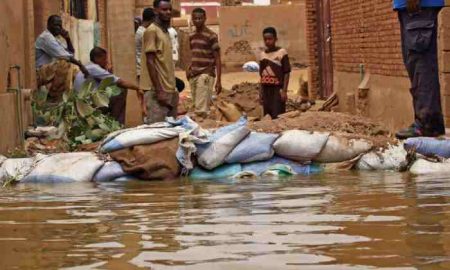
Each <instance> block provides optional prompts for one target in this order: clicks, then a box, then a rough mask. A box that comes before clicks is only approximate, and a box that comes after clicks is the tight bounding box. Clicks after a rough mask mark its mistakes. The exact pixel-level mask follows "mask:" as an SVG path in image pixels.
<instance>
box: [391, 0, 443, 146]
mask: <svg viewBox="0 0 450 270" xmlns="http://www.w3.org/2000/svg"><path fill="white" fill-rule="evenodd" d="M443 6H444V0H394V9H395V10H396V11H397V12H398V17H399V20H400V28H401V40H402V52H403V61H404V63H405V66H406V69H407V71H408V75H409V78H410V80H411V94H412V98H413V106H414V114H415V122H414V123H413V124H412V125H411V126H410V127H409V128H406V129H403V130H401V131H399V132H398V133H397V134H396V136H397V138H399V139H407V138H411V137H418V136H429V137H437V136H440V135H443V134H445V126H444V119H443V116H442V107H441V95H440V84H439V69H438V58H437V26H438V23H437V17H438V14H439V11H440V9H441V8H442V7H443Z"/></svg>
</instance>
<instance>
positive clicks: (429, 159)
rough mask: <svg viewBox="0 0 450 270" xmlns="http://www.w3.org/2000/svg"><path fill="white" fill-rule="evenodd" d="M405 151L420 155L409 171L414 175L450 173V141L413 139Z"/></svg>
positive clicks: (408, 142)
mask: <svg viewBox="0 0 450 270" xmlns="http://www.w3.org/2000/svg"><path fill="white" fill-rule="evenodd" d="M405 149H406V150H407V151H409V152H413V153H415V154H418V159H417V160H415V161H414V163H413V164H412V165H411V167H410V169H409V171H410V172H411V173H413V174H448V173H450V140H448V139H445V138H425V137H419V138H411V139H408V140H406V141H405Z"/></svg>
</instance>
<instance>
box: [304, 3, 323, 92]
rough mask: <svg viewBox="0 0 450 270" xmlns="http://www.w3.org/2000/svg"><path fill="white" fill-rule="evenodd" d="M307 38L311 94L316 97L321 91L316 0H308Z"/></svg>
mask: <svg viewBox="0 0 450 270" xmlns="http://www.w3.org/2000/svg"><path fill="white" fill-rule="evenodd" d="M305 2H306V21H307V22H306V25H307V26H306V39H307V45H308V64H309V74H308V75H309V94H310V97H311V98H316V97H317V96H318V91H319V88H320V86H319V53H318V45H317V44H318V42H319V41H318V39H317V13H316V4H315V2H316V1H315V0H306V1H305Z"/></svg>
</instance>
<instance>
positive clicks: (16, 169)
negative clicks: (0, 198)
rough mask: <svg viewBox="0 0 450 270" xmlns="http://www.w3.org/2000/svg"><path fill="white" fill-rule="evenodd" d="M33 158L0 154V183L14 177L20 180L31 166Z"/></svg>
mask: <svg viewBox="0 0 450 270" xmlns="http://www.w3.org/2000/svg"><path fill="white" fill-rule="evenodd" d="M33 164H34V159H33V158H10V159H7V158H5V157H3V156H0V183H1V182H4V181H8V180H11V179H15V180H16V181H20V180H21V179H22V178H23V177H24V176H26V175H27V174H28V173H29V172H30V171H31V169H32V168H33Z"/></svg>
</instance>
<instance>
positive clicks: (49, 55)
mask: <svg viewBox="0 0 450 270" xmlns="http://www.w3.org/2000/svg"><path fill="white" fill-rule="evenodd" d="M34 46H35V50H36V55H35V57H36V67H37V68H39V67H41V66H43V65H46V64H50V63H52V62H53V61H55V60H57V59H66V60H68V59H69V58H70V57H73V54H72V53H70V52H69V51H68V50H67V45H66V44H63V43H62V42H61V41H60V40H58V39H57V38H56V37H55V36H54V35H53V34H52V33H50V31H48V30H45V31H44V32H42V34H40V35H39V37H38V38H37V39H36V43H35V45H34Z"/></svg>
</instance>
